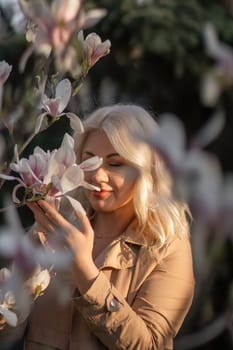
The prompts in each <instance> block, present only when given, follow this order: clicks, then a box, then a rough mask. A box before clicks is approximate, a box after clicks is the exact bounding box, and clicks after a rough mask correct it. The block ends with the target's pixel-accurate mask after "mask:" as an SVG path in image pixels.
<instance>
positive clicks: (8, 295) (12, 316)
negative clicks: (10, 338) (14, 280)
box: [0, 268, 18, 330]
mask: <svg viewBox="0 0 233 350" xmlns="http://www.w3.org/2000/svg"><path fill="white" fill-rule="evenodd" d="M10 275H11V272H10V271H9V270H8V269H7V268H2V269H1V270H0V330H1V329H2V328H3V327H4V325H5V323H7V324H8V325H10V326H12V327H15V326H16V325H17V321H18V318H17V315H16V313H15V312H13V311H12V309H13V308H14V306H15V297H14V294H13V293H12V292H11V291H6V292H5V291H3V290H2V289H1V285H3V284H4V282H5V281H6V280H7V279H9V277H10Z"/></svg>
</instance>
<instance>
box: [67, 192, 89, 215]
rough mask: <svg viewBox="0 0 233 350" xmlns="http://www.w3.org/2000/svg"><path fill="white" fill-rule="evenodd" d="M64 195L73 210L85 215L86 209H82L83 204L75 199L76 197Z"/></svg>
mask: <svg viewBox="0 0 233 350" xmlns="http://www.w3.org/2000/svg"><path fill="white" fill-rule="evenodd" d="M65 197H66V198H67V199H68V200H69V202H70V204H71V205H72V207H73V208H74V210H75V211H78V212H79V213H80V214H81V215H83V216H85V215H86V211H85V210H84V208H83V206H82V205H81V203H80V202H79V201H77V200H76V199H74V198H72V197H70V196H65Z"/></svg>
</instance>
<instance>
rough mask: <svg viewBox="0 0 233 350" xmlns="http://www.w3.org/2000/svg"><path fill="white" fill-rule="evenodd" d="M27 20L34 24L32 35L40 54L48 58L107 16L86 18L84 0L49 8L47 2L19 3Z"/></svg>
mask: <svg viewBox="0 0 233 350" xmlns="http://www.w3.org/2000/svg"><path fill="white" fill-rule="evenodd" d="M19 1H20V5H21V9H22V11H23V12H24V14H25V16H26V17H27V18H28V19H29V20H30V21H31V22H33V23H34V24H35V25H36V27H34V29H33V32H34V34H33V35H31V38H32V40H33V41H34V47H35V49H36V50H37V51H39V52H42V53H45V54H46V55H49V54H50V52H51V50H52V49H57V48H59V47H64V46H66V45H67V43H68V42H69V41H70V40H71V37H72V35H73V33H74V32H75V31H78V30H79V29H80V28H83V27H86V28H87V27H89V26H91V25H94V24H95V23H97V22H98V21H99V19H101V18H102V17H103V16H105V14H106V11H104V10H101V9H100V10H91V11H89V12H88V13H86V14H84V13H83V11H82V3H83V1H82V0H60V1H52V2H51V4H49V3H48V2H47V1H45V0H42V1H41V0H33V1H26V0H19Z"/></svg>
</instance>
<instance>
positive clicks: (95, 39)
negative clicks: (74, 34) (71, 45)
mask: <svg viewBox="0 0 233 350" xmlns="http://www.w3.org/2000/svg"><path fill="white" fill-rule="evenodd" d="M78 39H79V41H80V42H81V45H82V50H83V53H82V54H83V65H84V66H85V69H86V71H87V72H88V70H89V69H90V68H91V67H92V66H94V64H95V63H96V62H97V61H98V60H99V59H100V58H101V57H103V56H105V55H107V54H108V53H109V50H110V47H111V42H110V41H109V40H105V41H104V42H102V40H101V38H100V37H99V35H97V34H96V33H90V34H89V35H87V37H86V39H85V40H84V36H83V32H82V31H81V32H79V35H78Z"/></svg>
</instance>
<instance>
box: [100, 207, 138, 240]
mask: <svg viewBox="0 0 233 350" xmlns="http://www.w3.org/2000/svg"><path fill="white" fill-rule="evenodd" d="M133 218H134V215H130V216H127V217H126V216H125V215H122V214H121V213H119V212H109V213H108V212H101V213H100V212H98V213H96V215H95V217H94V220H93V228H94V231H95V236H96V237H97V238H116V237H118V236H120V235H121V234H122V233H123V232H124V231H125V230H126V229H127V227H128V226H129V225H130V223H131V222H132V221H133Z"/></svg>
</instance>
